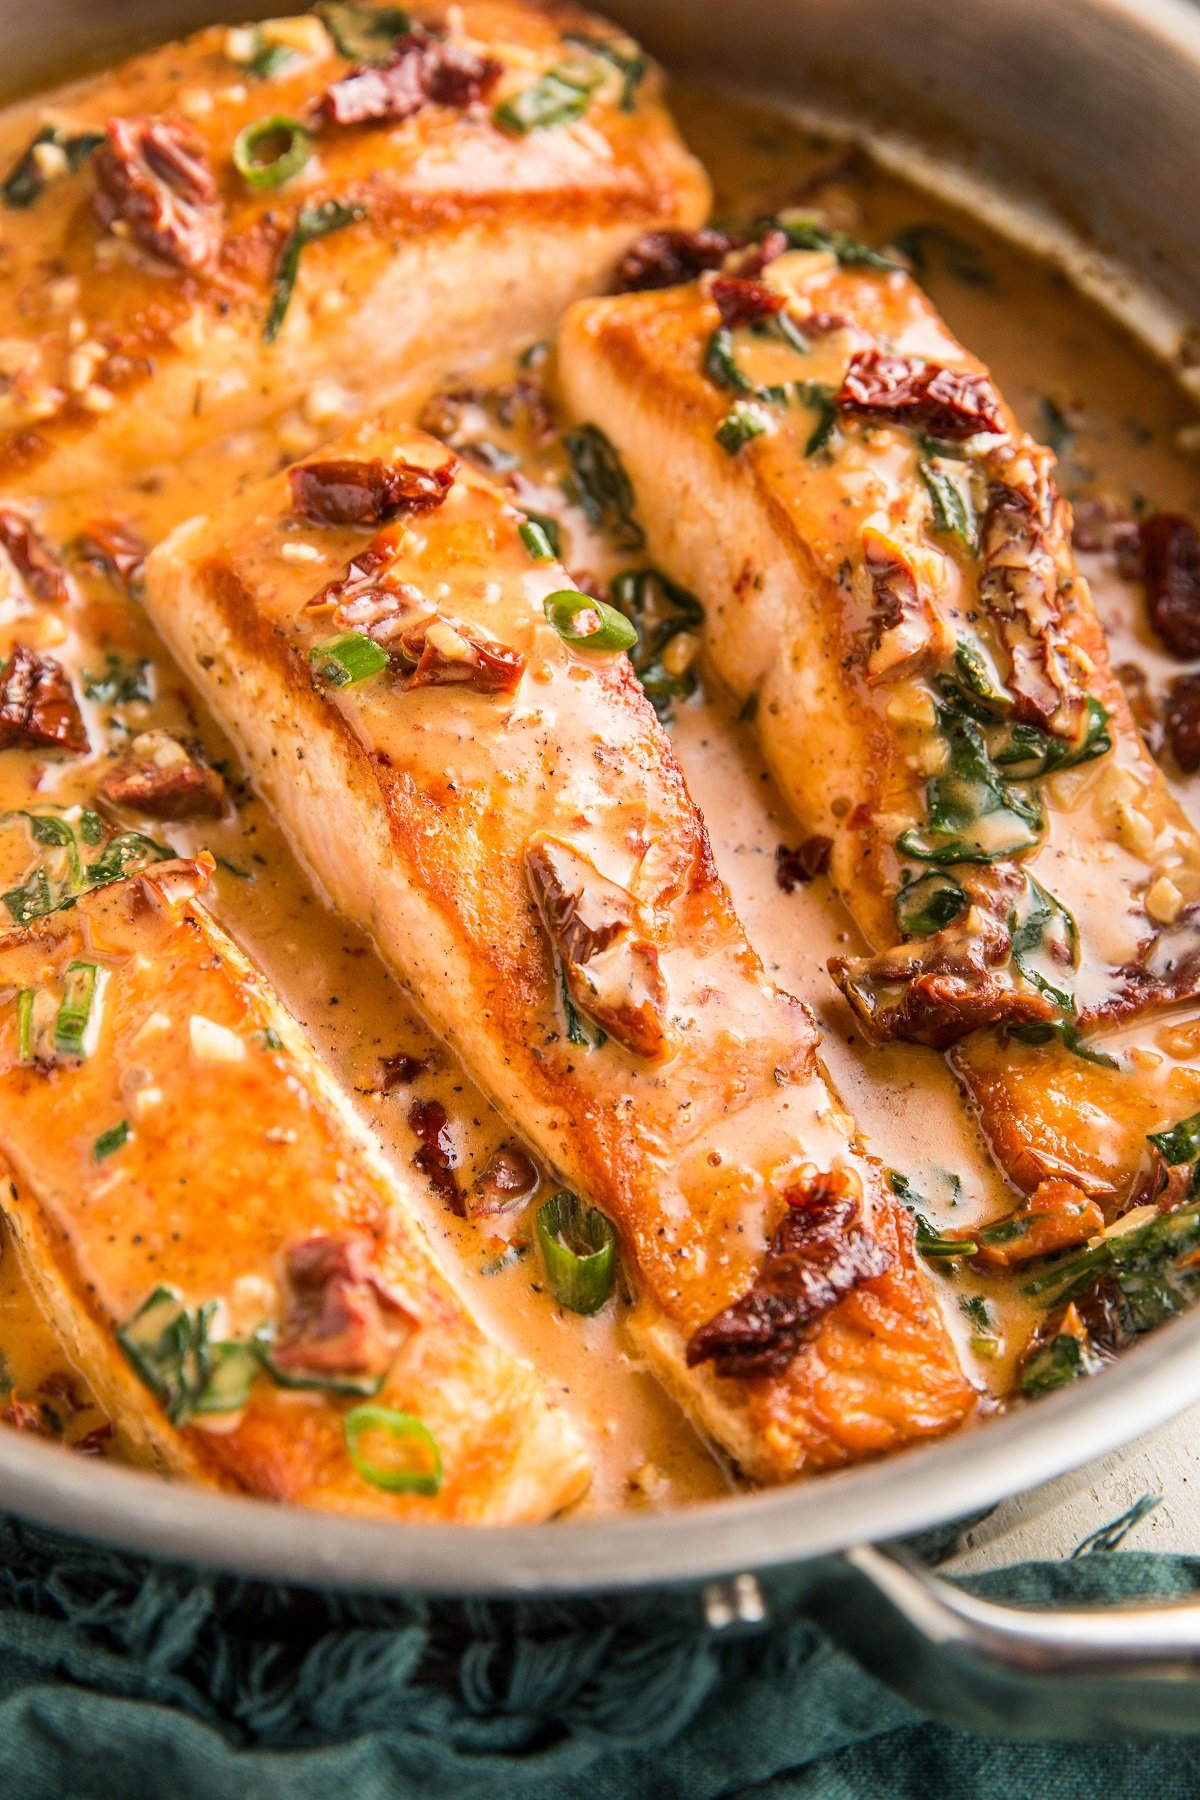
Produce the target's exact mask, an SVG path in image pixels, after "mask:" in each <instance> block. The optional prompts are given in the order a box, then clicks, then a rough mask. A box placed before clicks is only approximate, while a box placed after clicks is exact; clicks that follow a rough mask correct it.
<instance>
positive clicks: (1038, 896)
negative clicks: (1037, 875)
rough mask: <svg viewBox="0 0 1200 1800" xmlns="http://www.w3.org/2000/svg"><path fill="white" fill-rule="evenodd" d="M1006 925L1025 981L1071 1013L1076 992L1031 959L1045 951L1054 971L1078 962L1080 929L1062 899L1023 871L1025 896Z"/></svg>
mask: <svg viewBox="0 0 1200 1800" xmlns="http://www.w3.org/2000/svg"><path fill="white" fill-rule="evenodd" d="M1009 927H1010V929H1011V931H1012V959H1013V962H1014V964H1015V965H1016V967H1017V968H1018V969H1019V970H1020V972H1021V974H1022V975H1023V976H1024V977H1025V979H1026V981H1029V982H1032V984H1033V986H1034V987H1035V988H1036V989H1037V990H1038V992H1039V994H1044V995H1045V996H1046V998H1047V999H1048V1000H1053V1002H1054V1004H1055V1005H1056V1006H1060V1007H1061V1008H1062V1010H1063V1011H1064V1012H1067V1013H1073V1012H1074V1011H1075V996H1074V995H1073V994H1072V993H1070V992H1069V991H1068V990H1067V989H1066V988H1062V987H1058V986H1056V985H1055V983H1054V981H1052V980H1051V979H1050V977H1049V976H1048V975H1047V974H1046V972H1045V970H1044V969H1043V968H1039V966H1038V964H1037V963H1036V962H1035V961H1034V957H1035V956H1037V955H1039V954H1045V955H1047V956H1048V957H1049V959H1050V963H1051V967H1052V968H1053V970H1054V973H1055V974H1056V975H1057V973H1058V969H1059V967H1060V966H1063V964H1065V965H1066V966H1067V967H1069V968H1072V969H1073V968H1075V967H1076V965H1077V964H1078V961H1079V933H1078V931H1077V930H1076V927H1075V921H1074V919H1073V918H1072V917H1071V914H1070V913H1069V912H1068V911H1067V909H1066V907H1065V906H1064V905H1063V904H1062V901H1061V900H1059V899H1057V898H1056V897H1055V895H1053V894H1052V893H1051V892H1050V891H1049V889H1048V888H1044V887H1043V886H1042V884H1041V882H1040V881H1035V879H1034V877H1033V876H1032V875H1026V877H1025V896H1024V900H1023V903H1022V906H1021V909H1020V911H1019V913H1018V912H1014V913H1013V914H1012V916H1011V917H1010V919H1009ZM1056 953H1058V954H1056Z"/></svg>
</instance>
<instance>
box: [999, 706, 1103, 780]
mask: <svg viewBox="0 0 1200 1800" xmlns="http://www.w3.org/2000/svg"><path fill="white" fill-rule="evenodd" d="M1108 717H1109V715H1108V711H1107V709H1106V708H1105V707H1104V706H1102V705H1101V704H1100V702H1099V700H1097V699H1096V698H1095V697H1094V696H1089V699H1088V703H1087V723H1086V726H1085V728H1084V734H1083V737H1082V739H1081V741H1080V742H1079V743H1078V744H1070V743H1067V742H1065V741H1064V740H1063V739H1062V738H1056V737H1052V736H1051V735H1050V733H1049V732H1046V731H1041V730H1039V729H1038V727H1037V726H1036V725H1026V724H1024V723H1018V724H1015V725H1010V726H1007V727H1006V730H1005V734H1004V736H1003V740H1002V742H1001V743H1000V744H999V746H998V747H997V748H996V749H995V750H993V752H992V761H993V762H995V763H996V764H997V765H998V766H999V767H1000V768H1002V769H1004V770H1005V771H1006V772H1007V773H1008V774H1009V775H1010V776H1011V777H1012V779H1013V780H1014V781H1038V780H1040V779H1041V777H1042V776H1043V775H1054V774H1057V772H1058V771H1059V770H1060V769H1073V768H1076V767H1077V766H1078V765H1079V764H1080V763H1085V762H1091V761H1092V759H1093V758H1094V757H1097V756H1103V755H1104V753H1105V752H1106V751H1107V750H1111V749H1112V738H1111V736H1110V735H1109V731H1108Z"/></svg>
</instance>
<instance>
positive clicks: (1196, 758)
mask: <svg viewBox="0 0 1200 1800" xmlns="http://www.w3.org/2000/svg"><path fill="white" fill-rule="evenodd" d="M1166 724H1167V739H1168V742H1169V743H1170V746H1171V749H1172V751H1173V752H1174V755H1175V761H1176V762H1177V763H1178V764H1179V767H1180V768H1181V769H1182V770H1183V772H1184V774H1185V775H1194V774H1195V773H1196V770H1197V769H1200V675H1180V676H1179V677H1178V678H1177V679H1176V680H1175V681H1173V682H1172V683H1171V686H1170V687H1169V688H1168V690H1167V718H1166Z"/></svg>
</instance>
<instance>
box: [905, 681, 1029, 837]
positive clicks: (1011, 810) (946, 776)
mask: <svg viewBox="0 0 1200 1800" xmlns="http://www.w3.org/2000/svg"><path fill="white" fill-rule="evenodd" d="M938 727H939V730H940V731H941V734H942V737H943V738H944V740H945V742H946V747H947V750H948V753H949V768H948V769H947V770H946V771H945V773H943V774H940V775H933V776H931V777H930V779H929V781H928V782H927V783H926V788H925V803H926V813H927V818H926V824H925V827H924V834H922V831H920V830H913V829H911V828H910V829H909V830H907V831H903V832H901V834H900V836H899V837H898V838H897V839H896V848H897V849H898V850H899V852H900V854H901V855H902V856H911V857H912V858H913V859H914V860H915V861H917V862H930V863H946V864H949V863H990V862H997V861H999V860H1000V859H1001V858H1002V857H1008V856H1015V855H1017V854H1018V853H1019V852H1020V851H1022V850H1031V849H1032V848H1033V847H1034V845H1035V844H1036V843H1037V841H1038V838H1039V836H1040V834H1041V830H1042V826H1043V823H1044V815H1043V812H1042V804H1041V800H1040V798H1039V796H1038V794H1037V793H1036V792H1034V793H1030V794H1025V793H1022V792H1021V790H1020V789H1019V788H1015V787H1012V786H1011V785H1010V784H1009V783H1007V782H1005V781H1002V780H1001V779H1000V777H999V775H998V774H997V771H996V769H995V767H994V765H993V763H992V761H991V758H990V757H989V755H988V752H987V745H986V743H985V741H984V738H983V734H982V732H981V731H980V729H979V726H978V725H977V724H976V723H975V722H974V721H973V720H971V719H969V718H967V717H966V716H965V715H964V714H963V713H961V712H959V711H957V710H955V709H954V708H952V707H949V706H939V707H938Z"/></svg>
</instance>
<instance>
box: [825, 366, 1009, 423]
mask: <svg viewBox="0 0 1200 1800" xmlns="http://www.w3.org/2000/svg"><path fill="white" fill-rule="evenodd" d="M834 405H835V406H836V407H837V409H838V411H839V412H846V413H857V414H859V415H861V416H862V417H864V418H872V419H883V420H888V421H890V422H892V423H894V424H897V425H910V426H913V427H915V428H917V429H919V430H921V431H925V432H927V433H928V434H929V435H930V436H931V437H936V438H942V439H945V440H948V441H952V442H958V441H960V440H962V439H964V438H969V437H974V436H975V433H976V432H977V431H988V432H1001V431H1003V430H1004V420H1003V418H1002V417H1001V414H1000V401H999V398H998V396H997V394H996V391H995V389H994V388H993V387H992V384H991V382H990V381H989V380H988V379H987V377H986V376H985V375H972V374H971V373H970V372H969V371H968V370H966V369H946V368H943V367H942V366H941V365H940V364H939V363H927V362H921V361H920V360H918V359H916V358H913V357H909V356H888V355H887V354H886V352H884V351H882V350H856V351H855V353H854V355H853V356H852V357H851V358H850V366H849V368H848V369H847V370H846V377H845V380H844V381H843V382H842V385H841V388H840V389H839V391H838V393H837V395H836V396H835V399H834Z"/></svg>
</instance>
